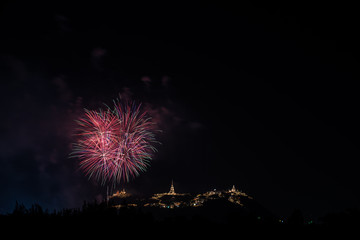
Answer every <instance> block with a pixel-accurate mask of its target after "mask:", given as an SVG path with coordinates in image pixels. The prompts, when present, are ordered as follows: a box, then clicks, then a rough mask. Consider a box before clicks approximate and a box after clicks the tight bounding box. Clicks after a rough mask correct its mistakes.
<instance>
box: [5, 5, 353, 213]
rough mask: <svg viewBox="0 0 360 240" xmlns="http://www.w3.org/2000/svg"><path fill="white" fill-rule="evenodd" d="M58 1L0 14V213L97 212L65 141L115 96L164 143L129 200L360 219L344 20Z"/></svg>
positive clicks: (322, 10)
mask: <svg viewBox="0 0 360 240" xmlns="http://www.w3.org/2000/svg"><path fill="white" fill-rule="evenodd" d="M49 2H51V4H50V3H49ZM56 2H57V1H46V2H43V3H38V4H34V3H32V1H26V2H25V1H24V2H20V1H9V3H2V5H1V10H0V11H1V12H0V35H1V37H0V39H1V40H0V43H1V44H0V81H1V83H0V91H1V94H0V104H1V118H0V161H1V167H0V196H1V197H0V213H6V212H9V211H12V209H13V207H14V206H15V201H19V202H22V203H24V204H25V205H27V206H29V205H31V204H32V203H39V204H41V205H42V206H43V207H46V208H49V209H54V208H63V207H79V206H81V204H82V203H83V201H84V200H93V199H98V200H100V199H101V198H102V197H103V196H104V194H105V193H106V186H101V185H99V184H98V183H96V182H94V181H88V179H87V177H86V176H84V174H83V173H82V172H81V171H79V169H78V168H79V167H78V162H77V160H76V159H72V158H69V154H70V153H71V151H72V143H73V142H74V136H73V130H74V126H75V119H77V118H79V117H81V116H83V114H84V110H83V109H84V108H87V109H92V110H97V109H99V108H100V107H104V103H105V104H111V103H112V101H113V99H115V98H117V97H118V96H119V94H122V95H123V96H127V97H131V98H132V99H135V100H137V101H140V102H142V103H143V105H144V106H145V107H146V109H147V110H148V111H149V113H150V114H151V116H152V117H153V119H154V121H156V123H157V125H158V126H159V127H160V128H161V129H162V133H160V134H158V137H157V138H158V140H159V141H160V142H161V145H158V146H156V147H157V149H158V153H156V155H155V157H154V159H153V161H152V164H151V167H150V168H149V169H148V171H147V172H144V173H142V174H141V175H140V176H139V177H137V178H135V179H134V180H132V181H131V182H129V183H126V184H125V185H124V187H125V188H126V189H127V190H128V191H129V192H131V193H133V194H141V195H149V194H153V193H159V192H165V191H168V190H169V187H170V183H171V180H172V179H173V181H174V185H175V190H176V191H177V192H190V193H196V192H204V191H208V190H211V189H214V188H216V189H228V188H231V187H232V185H233V184H235V186H236V187H237V188H238V189H241V190H243V191H245V192H246V193H248V194H250V195H251V196H253V197H254V198H255V199H256V200H257V201H258V202H259V203H261V204H262V205H263V206H265V207H266V208H268V209H269V210H270V211H272V212H274V213H276V214H278V215H280V216H288V215H289V214H291V212H292V211H293V210H294V209H301V210H302V211H303V213H304V215H305V216H309V217H318V216H322V215H324V214H326V213H328V212H331V211H341V210H345V209H347V208H352V207H359V204H360V191H359V187H358V183H359V180H360V177H359V174H358V171H359V167H360V164H359V162H358V161H359V159H360V158H359V138H358V136H359V127H358V126H359V120H360V119H359V117H358V111H359V102H360V101H359V93H358V92H359V88H358V86H357V82H358V81H359V79H360V74H359V71H358V70H359V63H360V62H359V61H360V60H359V52H360V51H359V45H358V43H359V40H360V39H359V37H358V36H357V32H358V29H359V15H358V14H357V12H356V11H355V10H356V8H355V7H354V6H344V5H341V6H339V5H329V4H330V3H327V4H328V5H295V4H293V5H255V4H251V3H247V2H246V1H245V2H244V3H242V4H239V5H234V4H233V3H231V2H233V1H229V2H228V3H227V2H226V1H225V2H223V1H222V3H221V4H220V3H210V2H209V1H204V2H203V3H201V2H197V1H193V3H192V4H187V5H181V4H180V3H179V5H175V4H173V5H169V4H164V3H161V4H160V3H159V4H153V3H152V4H150V3H147V4H141V3H137V4H133V5H131V4H129V5H126V4H123V5H121V4H120V5H111V4H109V5H106V4H102V2H98V3H96V4H93V5H91V4H89V3H85V4H79V5H71V4H67V5H66V4H64V3H63V1H59V2H58V3H56Z"/></svg>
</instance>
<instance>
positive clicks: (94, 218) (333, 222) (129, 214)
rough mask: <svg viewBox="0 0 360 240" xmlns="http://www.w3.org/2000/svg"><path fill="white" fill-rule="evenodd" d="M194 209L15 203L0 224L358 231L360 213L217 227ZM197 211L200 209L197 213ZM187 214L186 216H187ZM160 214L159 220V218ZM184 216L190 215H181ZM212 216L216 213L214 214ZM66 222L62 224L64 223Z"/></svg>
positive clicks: (245, 219)
mask: <svg viewBox="0 0 360 240" xmlns="http://www.w3.org/2000/svg"><path fill="white" fill-rule="evenodd" d="M196 210H197V209H194V208H191V209H190V208H189V209H181V208H180V209H174V210H173V209H160V208H137V207H124V208H114V207H109V206H108V204H107V203H106V202H97V201H94V202H86V201H84V203H83V205H82V206H81V207H80V208H64V209H60V210H52V211H49V210H48V209H43V208H42V207H41V206H40V205H39V204H33V205H31V206H30V207H29V208H27V207H25V205H24V204H22V203H19V202H16V203H15V207H14V210H13V211H12V212H10V213H8V214H2V215H0V219H1V220H3V221H9V222H11V221H25V222H26V221H33V220H34V221H36V220H41V221H45V222H46V221H48V222H49V223H51V221H52V220H55V221H58V222H65V221H70V222H71V221H73V220H74V222H76V221H78V220H80V221H81V222H86V223H91V222H94V223H96V224H98V225H99V226H100V225H105V224H110V225H114V224H115V225H117V224H122V225H139V224H140V225H146V226H155V225H158V226H185V225H186V226H195V225H196V226H225V225H226V226H230V227H231V226H239V225H242V226H245V225H252V226H271V227H280V228H281V227H282V226H290V227H291V226H292V227H302V228H311V227H312V228H314V227H317V226H320V227H330V228H333V227H351V228H359V229H360V211H359V209H348V210H346V211H343V212H338V213H329V214H327V215H325V216H324V217H321V218H319V219H317V220H315V221H314V220H310V221H308V220H307V221H305V220H304V217H303V215H302V213H301V211H300V210H295V211H294V212H293V214H291V215H290V216H289V217H288V218H287V219H284V220H279V219H271V220H266V219H265V220H264V219H263V218H260V217H257V216H256V215H244V214H240V213H237V212H234V211H232V210H231V211H229V214H228V217H227V218H226V221H224V222H222V223H220V224H219V222H214V221H213V220H211V218H209V216H211V213H212V210H211V209H210V208H209V209H207V210H206V213H207V214H202V213H203V212H204V211H205V209H203V210H202V211H203V212H201V211H197V212H195V211H196ZM199 210H200V209H199ZM186 211H188V212H186ZM159 212H160V214H161V216H162V218H158V217H157V216H159ZM184 212H186V213H189V214H184ZM214 214H215V212H214ZM63 220H65V221H63Z"/></svg>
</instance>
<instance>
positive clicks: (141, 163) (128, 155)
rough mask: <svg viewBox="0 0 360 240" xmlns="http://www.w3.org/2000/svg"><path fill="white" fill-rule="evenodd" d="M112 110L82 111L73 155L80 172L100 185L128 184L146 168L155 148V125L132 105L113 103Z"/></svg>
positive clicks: (139, 106)
mask: <svg viewBox="0 0 360 240" xmlns="http://www.w3.org/2000/svg"><path fill="white" fill-rule="evenodd" d="M114 105H115V107H114V109H110V108H109V107H108V108H107V109H106V110H105V111H103V110H99V111H89V110H85V117H83V118H81V119H79V120H77V123H78V126H79V128H78V129H77V132H76V136H77V137H78V140H77V142H76V143H75V144H74V151H73V153H72V156H75V157H78V158H79V159H80V163H79V164H80V169H81V170H83V171H84V173H85V174H86V175H87V176H88V177H89V178H94V179H96V180H97V181H100V182H101V183H102V184H105V183H107V182H110V183H112V184H114V185H115V184H117V183H120V182H121V181H129V180H130V179H131V178H134V177H136V176H138V175H139V174H140V172H143V171H145V170H146V169H147V167H148V166H149V163H150V161H151V159H152V156H153V154H154V152H155V151H156V148H155V147H154V146H153V145H154V143H155V142H156V140H155V135H154V130H155V128H154V123H153V122H152V121H151V118H149V117H147V114H146V112H145V111H141V105H138V106H137V105H136V104H135V103H134V102H132V103H131V102H127V101H126V102H123V103H122V102H120V101H117V102H114Z"/></svg>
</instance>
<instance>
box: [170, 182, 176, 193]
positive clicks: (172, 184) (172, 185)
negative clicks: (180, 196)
mask: <svg viewBox="0 0 360 240" xmlns="http://www.w3.org/2000/svg"><path fill="white" fill-rule="evenodd" d="M169 194H170V195H175V194H176V193H175V189H174V181H173V180H171V187H170V192H169Z"/></svg>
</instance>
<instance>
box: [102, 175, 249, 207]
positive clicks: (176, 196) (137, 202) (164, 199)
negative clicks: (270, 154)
mask: <svg viewBox="0 0 360 240" xmlns="http://www.w3.org/2000/svg"><path fill="white" fill-rule="evenodd" d="M108 199H109V200H110V203H112V204H111V205H112V206H113V207H130V206H133V207H137V206H143V207H157V208H170V209H173V208H179V207H201V206H204V204H206V203H207V202H208V201H212V200H216V199H224V200H228V201H229V202H231V203H233V204H235V205H238V206H241V207H242V206H244V204H243V200H245V199H253V198H252V197H251V196H249V195H247V194H246V193H244V192H242V191H239V190H237V189H236V188H235V185H233V186H232V188H231V189H229V190H221V191H219V190H216V189H214V190H211V191H208V192H205V193H200V194H196V195H192V194H189V193H177V192H175V188H174V182H173V181H171V186H170V190H169V192H165V193H156V194H154V195H153V196H152V197H150V198H148V199H137V198H134V196H132V195H131V194H129V193H127V192H126V191H125V189H123V190H122V191H117V192H116V193H114V194H112V195H111V196H108Z"/></svg>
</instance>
